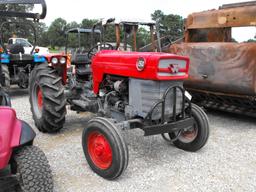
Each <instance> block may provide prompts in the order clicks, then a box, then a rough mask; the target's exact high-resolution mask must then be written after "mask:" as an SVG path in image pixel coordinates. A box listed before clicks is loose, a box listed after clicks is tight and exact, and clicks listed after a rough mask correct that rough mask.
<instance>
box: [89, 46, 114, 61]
mask: <svg viewBox="0 0 256 192" xmlns="http://www.w3.org/2000/svg"><path fill="white" fill-rule="evenodd" d="M99 47H100V50H114V47H113V45H111V44H110V43H101V44H99V45H95V46H94V47H92V48H91V49H90V50H89V51H88V53H87V55H88V58H89V59H92V57H93V56H95V55H96V53H98V48H99Z"/></svg>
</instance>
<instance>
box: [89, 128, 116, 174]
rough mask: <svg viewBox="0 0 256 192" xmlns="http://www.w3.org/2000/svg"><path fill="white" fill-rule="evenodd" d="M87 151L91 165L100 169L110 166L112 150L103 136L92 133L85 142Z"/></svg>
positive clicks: (95, 132)
mask: <svg viewBox="0 0 256 192" xmlns="http://www.w3.org/2000/svg"><path fill="white" fill-rule="evenodd" d="M87 149H88V153H89V155H90V157H91V160H92V161H93V163H94V164H95V165H96V166H97V167H98V168H100V169H103V170H105V169H108V168H109V167H110V166H111V164H112V149H111V146H110V144H109V142H108V140H107V139H106V137H105V136H104V135H102V134H101V133H99V132H97V131H94V132H91V133H90V134H89V136H88V140H87Z"/></svg>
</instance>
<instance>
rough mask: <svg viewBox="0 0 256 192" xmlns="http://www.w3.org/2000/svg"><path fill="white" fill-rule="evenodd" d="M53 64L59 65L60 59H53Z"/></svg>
mask: <svg viewBox="0 0 256 192" xmlns="http://www.w3.org/2000/svg"><path fill="white" fill-rule="evenodd" d="M51 62H52V64H57V63H58V62H59V60H58V58H56V57H53V58H52V60H51Z"/></svg>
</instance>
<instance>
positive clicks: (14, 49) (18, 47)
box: [8, 44, 25, 54]
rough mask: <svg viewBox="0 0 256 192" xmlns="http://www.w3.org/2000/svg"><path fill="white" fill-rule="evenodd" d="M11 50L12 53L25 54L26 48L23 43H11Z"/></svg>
mask: <svg viewBox="0 0 256 192" xmlns="http://www.w3.org/2000/svg"><path fill="white" fill-rule="evenodd" d="M8 48H9V52H10V53H11V54H20V53H21V54H24V53H25V49H24V47H23V46H22V45H21V44H13V45H10V46H9V47H8Z"/></svg>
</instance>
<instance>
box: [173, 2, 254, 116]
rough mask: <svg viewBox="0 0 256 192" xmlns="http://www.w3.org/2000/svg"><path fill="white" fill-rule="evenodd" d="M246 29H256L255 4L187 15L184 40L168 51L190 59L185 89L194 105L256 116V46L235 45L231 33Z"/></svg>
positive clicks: (234, 5)
mask: <svg viewBox="0 0 256 192" xmlns="http://www.w3.org/2000/svg"><path fill="white" fill-rule="evenodd" d="M245 26H256V1H251V2H244V3H235V4H227V5H223V6H221V7H220V8H219V9H218V10H209V11H203V12H199V13H193V14H191V15H189V16H188V18H187V19H186V22H185V35H184V39H183V41H182V42H181V43H176V44H173V45H171V46H170V49H169V51H170V52H172V53H175V54H180V55H186V56H189V57H190V59H191V64H190V78H189V80H188V81H187V82H186V85H185V86H186V87H187V88H188V89H189V90H190V92H191V93H192V94H193V97H194V102H196V103H200V104H201V105H203V106H205V107H211V108H217V109H221V110H225V111H230V112H236V113H243V114H247V115H252V116H256V43H236V42H233V40H232V33H231V32H232V27H245ZM245 30H246V29H245ZM241 35H243V34H241Z"/></svg>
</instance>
